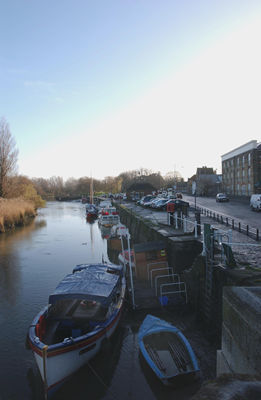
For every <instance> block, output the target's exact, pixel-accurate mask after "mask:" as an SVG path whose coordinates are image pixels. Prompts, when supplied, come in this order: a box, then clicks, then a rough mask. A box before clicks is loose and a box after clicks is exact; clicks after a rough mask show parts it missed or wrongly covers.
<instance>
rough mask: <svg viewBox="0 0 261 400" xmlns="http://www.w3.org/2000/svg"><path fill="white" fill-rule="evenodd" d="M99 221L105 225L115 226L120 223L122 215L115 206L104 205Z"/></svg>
mask: <svg viewBox="0 0 261 400" xmlns="http://www.w3.org/2000/svg"><path fill="white" fill-rule="evenodd" d="M99 223H100V224H101V225H103V226H113V225H117V224H119V223H120V216H119V214H118V212H117V210H116V208H115V207H104V208H102V209H101V212H100V215H99Z"/></svg>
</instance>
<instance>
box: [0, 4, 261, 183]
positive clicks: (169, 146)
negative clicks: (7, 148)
mask: <svg viewBox="0 0 261 400" xmlns="http://www.w3.org/2000/svg"><path fill="white" fill-rule="evenodd" d="M0 15H1V24H0V48H1V51H0V117H4V118H5V119H6V120H7V121H8V123H9V126H10V131H11V133H12V135H13V137H14V138H15V140H16V144H17V148H18V150H19V158H18V169H19V173H20V174H22V175H26V176H28V177H30V178H33V177H43V178H49V177H51V176H61V177H63V178H64V179H65V180H66V179H68V178H69V177H74V178H79V177H83V176H93V177H94V178H96V179H103V178H104V177H106V176H117V175H119V174H120V173H121V172H125V171H130V170H134V169H140V168H147V169H149V170H152V171H153V172H160V173H161V174H162V175H163V176H164V175H165V174H166V173H168V172H171V171H178V172H179V173H180V174H181V175H182V176H183V177H184V179H187V178H189V177H191V176H192V175H193V174H195V172H196V169H197V168H198V167H202V166H208V167H213V168H214V169H216V170H217V172H218V173H221V156H222V155H223V154H225V153H227V152H229V151H230V150H233V149H234V148H236V147H239V146H241V145H243V144H245V143H247V142H248V141H250V140H257V141H258V142H259V141H260V132H261V118H260V110H261V97H260V96H261V73H260V71H261V51H260V50H261V49H260V46H261V45H260V43H261V1H260V0H211V1H209V0H182V1H181V0H162V1H159V0H92V1H90V0H55V1H53V0H52V1H51V0H46V1H44V2H43V1H39V0H0Z"/></svg>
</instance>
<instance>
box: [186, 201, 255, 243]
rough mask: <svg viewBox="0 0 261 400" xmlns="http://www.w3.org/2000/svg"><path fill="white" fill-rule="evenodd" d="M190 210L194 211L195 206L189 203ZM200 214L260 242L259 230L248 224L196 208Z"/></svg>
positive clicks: (205, 209)
mask: <svg viewBox="0 0 261 400" xmlns="http://www.w3.org/2000/svg"><path fill="white" fill-rule="evenodd" d="M190 208H191V209H194V210H195V206H194V205H193V204H192V203H191V204H190ZM196 209H197V210H198V211H200V214H202V215H205V216H206V217H209V218H212V219H213V220H215V221H217V222H219V223H220V224H222V225H226V226H231V228H232V230H236V231H238V232H240V233H243V234H244V235H247V236H249V237H251V238H252V239H255V240H257V241H259V240H260V236H259V229H258V228H253V227H250V226H249V225H248V224H245V223H243V222H242V221H239V220H237V219H235V218H232V217H228V216H227V215H222V214H220V213H217V212H216V211H212V210H209V209H207V208H203V207H196Z"/></svg>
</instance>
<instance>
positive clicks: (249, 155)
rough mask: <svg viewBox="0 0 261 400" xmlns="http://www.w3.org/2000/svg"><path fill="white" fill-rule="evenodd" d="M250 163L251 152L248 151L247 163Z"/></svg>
mask: <svg viewBox="0 0 261 400" xmlns="http://www.w3.org/2000/svg"><path fill="white" fill-rule="evenodd" d="M250 164H251V154H250V153H248V165H250Z"/></svg>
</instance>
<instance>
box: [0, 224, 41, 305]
mask: <svg viewBox="0 0 261 400" xmlns="http://www.w3.org/2000/svg"><path fill="white" fill-rule="evenodd" d="M45 226H46V221H45V220H39V221H32V222H31V223H30V224H29V225H26V226H24V227H22V228H21V227H19V228H17V229H16V230H15V231H14V232H8V233H3V234H1V235H0V303H2V302H8V303H9V304H12V305H14V304H15V302H16V299H17V296H18V293H19V291H20V289H21V285H20V280H21V269H20V263H21V262H20V255H19V248H18V247H19V242H21V241H24V240H26V241H27V242H30V240H31V236H32V234H33V233H34V232H35V231H36V230H38V229H41V228H43V227H45Z"/></svg>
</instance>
